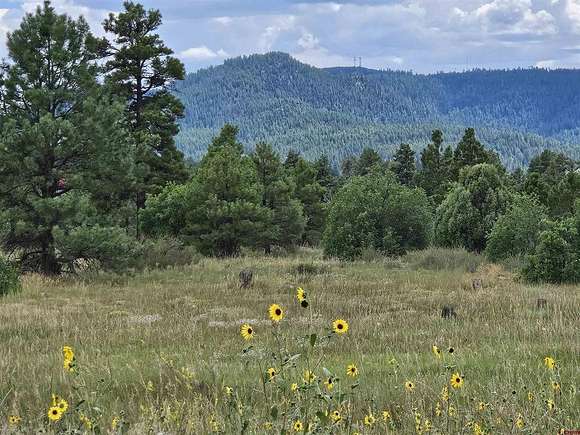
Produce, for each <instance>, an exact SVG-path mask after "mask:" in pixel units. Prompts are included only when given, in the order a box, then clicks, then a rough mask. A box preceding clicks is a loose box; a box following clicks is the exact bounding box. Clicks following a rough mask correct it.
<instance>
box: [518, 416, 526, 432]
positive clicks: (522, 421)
mask: <svg viewBox="0 0 580 435" xmlns="http://www.w3.org/2000/svg"><path fill="white" fill-rule="evenodd" d="M525 425H526V423H525V422H524V419H523V418H522V416H521V415H520V416H519V417H518V418H517V420H516V427H517V428H518V429H523V428H524V426H525Z"/></svg>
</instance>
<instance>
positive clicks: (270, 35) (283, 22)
mask: <svg viewBox="0 0 580 435" xmlns="http://www.w3.org/2000/svg"><path fill="white" fill-rule="evenodd" d="M295 24H296V17H295V16H294V15H286V16H280V17H276V18H275V19H274V22H273V23H272V24H271V25H269V26H267V27H266V28H265V29H264V31H263V32H262V34H261V35H260V37H259V40H258V47H259V50H260V52H262V53H264V52H267V51H271V50H272V47H273V46H274V44H275V43H276V41H277V40H278V38H279V37H280V35H281V34H283V33H284V32H287V31H289V30H293V29H294V28H295Z"/></svg>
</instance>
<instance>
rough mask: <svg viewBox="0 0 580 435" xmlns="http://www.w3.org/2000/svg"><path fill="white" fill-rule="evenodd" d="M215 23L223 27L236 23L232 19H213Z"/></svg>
mask: <svg viewBox="0 0 580 435" xmlns="http://www.w3.org/2000/svg"><path fill="white" fill-rule="evenodd" d="M213 21H214V22H216V23H218V24H221V25H222V26H227V25H229V24H231V23H232V21H234V20H233V19H232V17H216V18H214V19H213Z"/></svg>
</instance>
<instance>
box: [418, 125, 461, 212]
mask: <svg viewBox="0 0 580 435" xmlns="http://www.w3.org/2000/svg"><path fill="white" fill-rule="evenodd" d="M442 146H443V133H442V132H441V130H434V131H433V133H432V135H431V143H430V144H428V145H427V147H425V149H424V150H423V151H422V152H421V171H420V172H419V174H418V176H417V178H418V182H419V185H420V186H421V187H422V188H423V189H424V190H425V192H427V195H429V196H430V197H431V198H432V199H433V201H434V202H435V204H440V203H441V201H443V199H444V197H445V193H446V192H447V188H448V182H449V178H448V167H447V166H448V164H450V163H451V159H452V156H453V154H452V152H451V149H450V148H448V150H449V151H448V156H447V157H445V155H444V154H442ZM449 153H451V154H449ZM446 159H447V160H449V162H446Z"/></svg>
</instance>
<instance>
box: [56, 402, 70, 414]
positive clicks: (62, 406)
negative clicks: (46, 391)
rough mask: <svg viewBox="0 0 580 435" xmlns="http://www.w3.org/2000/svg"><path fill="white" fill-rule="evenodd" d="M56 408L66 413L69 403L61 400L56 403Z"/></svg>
mask: <svg viewBox="0 0 580 435" xmlns="http://www.w3.org/2000/svg"><path fill="white" fill-rule="evenodd" d="M56 406H57V407H58V408H59V409H60V410H61V411H62V412H63V413H65V412H66V411H67V409H68V402H67V401H66V400H64V399H59V401H58V402H57V403H56Z"/></svg>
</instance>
